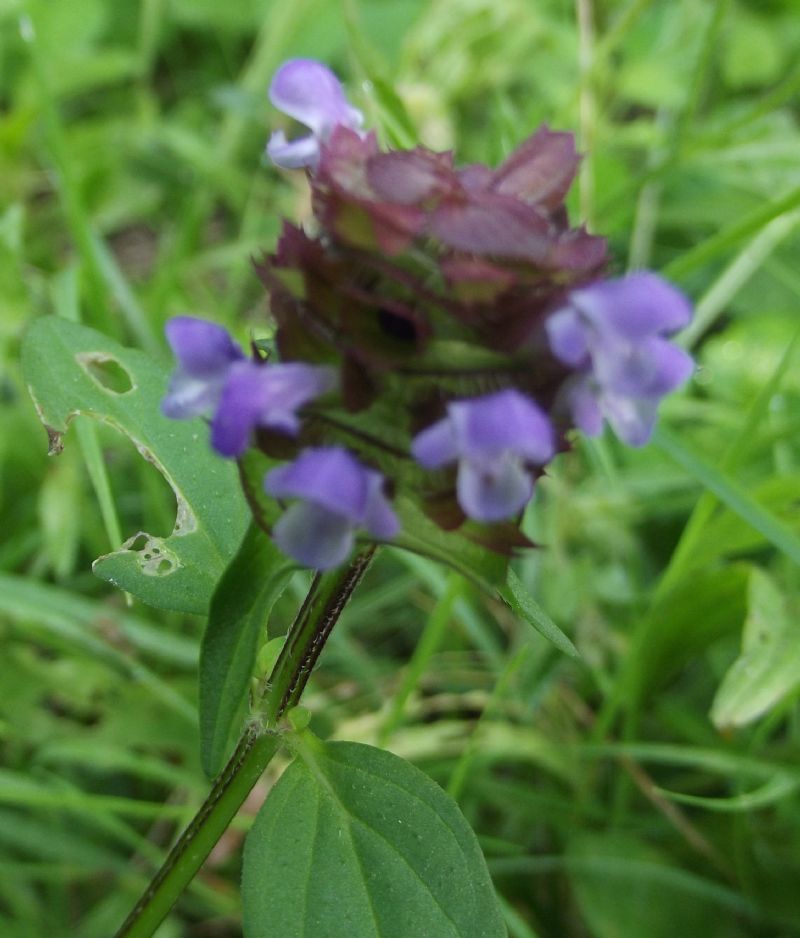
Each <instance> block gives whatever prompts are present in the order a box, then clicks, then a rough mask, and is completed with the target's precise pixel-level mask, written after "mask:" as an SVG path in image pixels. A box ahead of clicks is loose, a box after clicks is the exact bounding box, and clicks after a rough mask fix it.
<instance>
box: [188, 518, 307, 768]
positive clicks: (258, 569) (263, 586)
mask: <svg viewBox="0 0 800 938" xmlns="http://www.w3.org/2000/svg"><path fill="white" fill-rule="evenodd" d="M294 569H295V565H294V564H293V563H291V562H290V561H289V560H287V558H286V557H285V556H284V555H283V554H282V553H281V552H280V551H279V550H278V548H277V547H275V546H274V545H273V544H272V542H271V541H270V540H269V538H268V537H267V536H266V535H265V534H264V533H263V532H262V531H261V529H260V528H259V527H257V526H256V525H255V524H251V525H250V528H249V529H248V531H247V534H246V535H245V537H244V540H243V541H242V546H241V547H240V548H239V551H238V553H237V554H236V556H235V557H234V558H233V560H232V561H231V563H230V565H229V566H228V568H227V570H226V571H225V573H224V574H223V575H222V579H221V580H220V581H219V584H218V586H217V588H216V590H215V591H214V596H213V597H212V599H211V608H210V610H209V616H208V624H207V625H206V630H205V633H204V635H203V644H202V646H201V650H200V754H201V761H202V764H203V769H204V771H205V772H206V774H207V775H209V776H214V775H216V774H217V773H218V772H219V770H220V769H221V768H222V765H223V762H224V759H225V756H226V755H227V752H228V741H229V740H230V738H231V735H232V733H234V732H235V731H236V729H237V726H236V723H237V718H238V716H239V714H240V713H241V711H242V708H243V705H244V703H245V700H246V698H247V693H248V690H249V686H250V677H251V675H252V674H253V669H254V667H255V661H256V655H257V654H258V647H259V638H263V639H266V630H265V625H266V621H267V618H268V616H269V613H270V610H271V609H272V607H273V605H274V604H275V602H276V600H277V599H278V598H279V596H280V595H281V593H282V592H283V590H284V589H285V587H286V584H287V583H288V582H289V578H290V576H291V574H292V572H293V570H294Z"/></svg>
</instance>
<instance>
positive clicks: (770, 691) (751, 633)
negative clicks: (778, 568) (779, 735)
mask: <svg viewBox="0 0 800 938" xmlns="http://www.w3.org/2000/svg"><path fill="white" fill-rule="evenodd" d="M747 599H748V608H747V618H746V620H745V623H744V630H743V633H742V652H741V654H740V655H739V657H738V658H737V659H736V661H734V662H733V664H732V665H731V667H730V669H729V670H728V672H727V674H726V675H725V677H724V678H723V680H722V684H720V687H719V690H718V691H717V694H716V697H715V698H714V703H713V705H712V707H711V719H712V720H713V721H714V723H715V725H716V726H718V727H719V728H720V729H724V728H725V727H730V726H745V725H746V724H747V723H752V722H753V720H756V719H757V718H758V717H760V716H762V715H763V714H765V713H766V712H767V711H768V710H770V709H771V708H772V707H774V706H775V705H776V704H777V703H778V702H779V701H780V700H782V699H783V698H784V697H785V696H786V695H787V694H789V693H791V692H792V691H793V690H794V689H795V688H796V687H798V686H800V629H798V624H797V620H796V619H794V618H793V617H792V616H790V615H789V612H788V609H787V607H786V600H785V598H784V596H783V595H782V593H781V592H780V590H779V589H778V587H777V586H776V585H775V583H774V582H773V581H772V580H771V579H770V578H769V577H768V576H767V575H766V573H763V572H762V571H760V570H759V569H758V568H757V567H753V569H752V570H751V571H750V581H749V584H748V590H747Z"/></svg>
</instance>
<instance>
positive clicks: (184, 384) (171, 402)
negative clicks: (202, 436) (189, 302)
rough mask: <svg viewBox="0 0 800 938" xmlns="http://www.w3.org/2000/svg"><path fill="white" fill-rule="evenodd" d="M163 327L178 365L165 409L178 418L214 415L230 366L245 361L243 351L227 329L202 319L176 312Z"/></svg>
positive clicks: (169, 388) (166, 398)
mask: <svg viewBox="0 0 800 938" xmlns="http://www.w3.org/2000/svg"><path fill="white" fill-rule="evenodd" d="M164 331H165V332H166V336H167V342H168V343H169V346H170V348H171V349H172V352H173V354H174V355H175V358H176V359H177V362H178V367H177V368H176V369H175V371H174V372H173V374H172V378H171V379H170V383H169V387H168V388H167V394H166V396H165V397H164V399H163V401H162V402H161V411H162V413H163V414H164V415H165V416H166V417H172V418H174V419H175V420H184V419H187V418H189V417H198V416H203V417H209V416H211V414H212V413H213V412H214V410H215V409H216V407H217V404H218V402H219V398H220V394H221V393H222V388H223V386H224V384H225V381H226V379H227V377H228V373H229V371H230V369H231V366H232V365H233V364H234V363H235V362H240V361H244V353H243V352H242V350H241V348H240V347H239V346H238V345H237V344H236V343H235V342H234V341H233V339H232V338H231V337H230V335H229V334H228V332H227V330H225V329H223V328H222V326H218V325H217V324H216V323H213V322H206V321H205V320H203V319H195V318H193V317H191V316H175V317H174V318H173V319H170V320H169V322H168V323H167V325H166V327H165V330H164Z"/></svg>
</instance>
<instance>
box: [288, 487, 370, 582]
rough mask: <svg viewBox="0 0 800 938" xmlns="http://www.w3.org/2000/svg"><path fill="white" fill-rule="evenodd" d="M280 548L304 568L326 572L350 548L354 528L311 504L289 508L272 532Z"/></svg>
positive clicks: (344, 558)
mask: <svg viewBox="0 0 800 938" xmlns="http://www.w3.org/2000/svg"><path fill="white" fill-rule="evenodd" d="M272 537H273V539H274V541H275V543H276V544H277V545H278V547H280V549H281V550H282V551H283V552H284V553H285V554H288V555H289V556H290V557H292V558H293V559H294V560H296V561H297V562H298V563H301V564H303V566H306V567H313V568H314V569H316V570H329V569H330V568H331V567H337V566H338V565H339V564H340V563H342V562H343V561H345V560H346V559H347V555H348V554H349V553H350V551H351V550H352V549H353V542H354V534H353V526H352V525H351V523H350V522H349V521H348V520H347V518H345V517H344V516H343V515H340V514H338V513H336V512H333V511H328V509H327V508H323V507H322V506H320V505H317V504H315V503H313V502H308V501H300V502H295V503H294V504H293V505H290V506H289V508H287V510H286V511H285V512H284V514H283V515H282V516H281V517H280V518H279V519H278V521H277V523H276V524H275V527H274V528H273V529H272Z"/></svg>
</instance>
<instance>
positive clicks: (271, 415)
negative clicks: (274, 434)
mask: <svg viewBox="0 0 800 938" xmlns="http://www.w3.org/2000/svg"><path fill="white" fill-rule="evenodd" d="M335 381H336V377H335V372H334V371H333V369H331V368H326V367H322V366H314V365H304V364H300V363H295V362H288V363H285V364H276V365H266V364H257V363H256V362H251V361H246V362H240V363H238V364H236V365H234V366H233V367H232V368H231V370H230V374H229V376H228V380H227V381H226V382H225V386H224V388H223V390H222V395H221V397H220V402H219V407H218V409H217V413H216V415H215V417H214V421H213V423H212V426H211V445H212V446H213V447H214V449H216V450H217V452H219V453H221V454H222V455H223V456H240V455H241V454H242V453H243V452H244V451H245V449H247V445H248V443H249V440H250V434H251V433H252V431H253V430H254V429H255V427H268V428H270V429H273V430H278V431H279V432H281V433H289V434H295V433H297V431H298V430H299V428H300V420H299V418H298V416H297V413H296V411H297V410H298V409H299V408H300V407H302V406H303V405H304V404H306V403H307V402H308V401H310V400H311V399H312V398H314V397H317V396H318V395H320V394H323V393H325V392H326V391H329V390H331V388H332V387H333V386H334V384H335Z"/></svg>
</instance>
